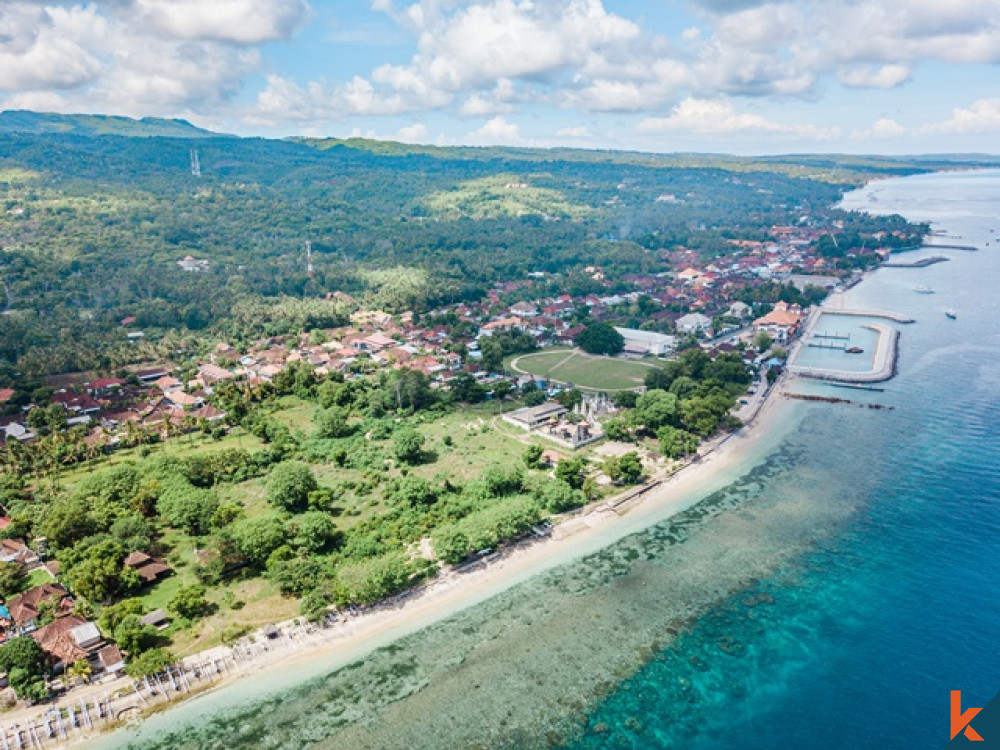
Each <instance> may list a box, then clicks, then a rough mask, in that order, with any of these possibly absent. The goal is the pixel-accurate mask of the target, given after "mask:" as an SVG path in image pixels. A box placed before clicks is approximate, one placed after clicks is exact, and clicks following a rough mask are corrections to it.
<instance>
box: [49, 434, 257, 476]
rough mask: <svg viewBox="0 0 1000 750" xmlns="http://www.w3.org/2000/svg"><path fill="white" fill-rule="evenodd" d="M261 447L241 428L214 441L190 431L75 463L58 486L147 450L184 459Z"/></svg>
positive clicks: (134, 459) (139, 456) (139, 458)
mask: <svg viewBox="0 0 1000 750" xmlns="http://www.w3.org/2000/svg"><path fill="white" fill-rule="evenodd" d="M262 445H263V443H261V441H260V440H259V439H258V438H256V437H254V436H253V435H251V434H250V433H249V432H247V431H246V430H244V429H243V428H242V427H234V428H233V429H232V431H231V432H230V433H229V434H228V435H226V436H225V437H223V438H222V439H221V440H216V439H215V438H213V437H210V436H208V435H203V434H201V433H200V432H191V433H188V434H187V435H182V436H180V437H175V438H171V439H170V440H166V441H164V442H161V443H153V444H152V445H149V446H137V447H135V448H126V449H123V450H117V451H115V452H114V453H111V454H109V455H107V456H102V457H101V458H98V459H97V460H95V461H87V462H85V463H82V464H77V465H76V466H74V467H72V468H71V469H69V470H67V471H64V472H63V473H62V474H60V476H59V483H60V484H61V485H62V486H63V487H72V486H73V485H75V484H76V483H77V482H79V481H80V480H82V479H83V478H85V477H86V476H88V475H89V474H92V473H93V472H95V471H98V470H99V469H105V468H107V467H109V466H117V465H118V464H123V463H128V462H129V461H132V462H136V461H141V460H142V459H143V448H148V449H149V450H148V453H147V455H150V456H154V455H158V454H165V455H169V456H178V457H180V458H185V457H188V456H197V455H199V454H201V453H211V452H213V451H221V450H225V449H227V448H243V449H244V450H247V451H250V452H251V453H253V452H254V451H256V450H258V449H259V448H260V447H261V446H262Z"/></svg>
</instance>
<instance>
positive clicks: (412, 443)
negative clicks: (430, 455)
mask: <svg viewBox="0 0 1000 750" xmlns="http://www.w3.org/2000/svg"><path fill="white" fill-rule="evenodd" d="M423 450H424V436H423V435H421V434H420V433H419V432H417V431H416V430H415V429H413V428H412V427H410V426H406V427H403V428H402V429H400V430H397V431H396V433H395V434H394V435H393V436H392V452H393V455H394V456H396V458H398V459H399V460H400V461H402V462H403V463H407V464H415V463H419V462H420V460H421V459H422V458H423Z"/></svg>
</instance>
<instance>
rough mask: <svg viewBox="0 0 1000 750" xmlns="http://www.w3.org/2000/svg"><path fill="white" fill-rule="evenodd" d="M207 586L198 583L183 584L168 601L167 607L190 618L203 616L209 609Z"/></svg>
mask: <svg viewBox="0 0 1000 750" xmlns="http://www.w3.org/2000/svg"><path fill="white" fill-rule="evenodd" d="M208 606H209V605H208V600H207V599H205V587H204V586H200V585H198V584H192V585H190V586H181V587H180V588H179V589H177V593H176V594H174V596H173V598H172V599H171V600H170V601H169V602H168V603H167V609H169V610H170V611H171V612H174V613H176V614H178V615H180V616H181V617H184V618H185V619H188V620H194V619H195V618H198V617H201V616H202V615H203V614H205V613H206V612H207V611H208Z"/></svg>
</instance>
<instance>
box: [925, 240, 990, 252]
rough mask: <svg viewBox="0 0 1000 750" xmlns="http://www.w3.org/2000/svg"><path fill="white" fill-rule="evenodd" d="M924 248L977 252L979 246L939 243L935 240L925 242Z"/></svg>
mask: <svg viewBox="0 0 1000 750" xmlns="http://www.w3.org/2000/svg"><path fill="white" fill-rule="evenodd" d="M923 247H924V249H926V250H938V249H940V250H965V251H967V252H970V253H977V252H979V248H978V247H976V246H975V245H939V244H938V243H937V242H933V243H930V244H925V245H924V246H923Z"/></svg>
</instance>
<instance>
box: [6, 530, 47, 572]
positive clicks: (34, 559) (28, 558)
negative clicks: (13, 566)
mask: <svg viewBox="0 0 1000 750" xmlns="http://www.w3.org/2000/svg"><path fill="white" fill-rule="evenodd" d="M8 523H9V521H8ZM0 562H5V563H11V562H12V563H17V564H18V565H20V566H21V567H22V568H23V569H25V570H30V569H32V568H37V567H38V566H39V565H40V564H41V560H40V559H39V557H38V555H37V554H36V553H35V551H34V550H33V549H31V548H30V547H29V546H28V545H27V544H25V543H24V540H23V539H0Z"/></svg>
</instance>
